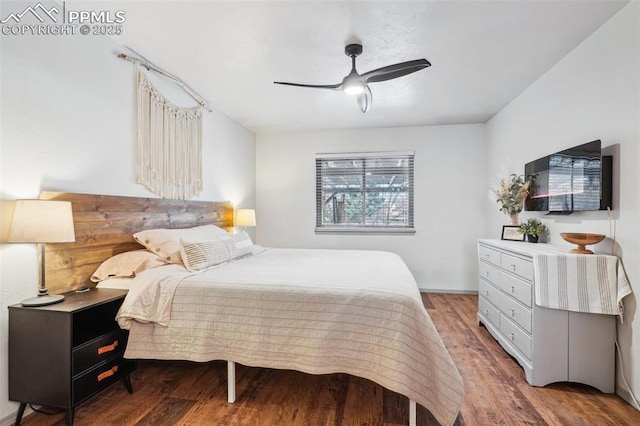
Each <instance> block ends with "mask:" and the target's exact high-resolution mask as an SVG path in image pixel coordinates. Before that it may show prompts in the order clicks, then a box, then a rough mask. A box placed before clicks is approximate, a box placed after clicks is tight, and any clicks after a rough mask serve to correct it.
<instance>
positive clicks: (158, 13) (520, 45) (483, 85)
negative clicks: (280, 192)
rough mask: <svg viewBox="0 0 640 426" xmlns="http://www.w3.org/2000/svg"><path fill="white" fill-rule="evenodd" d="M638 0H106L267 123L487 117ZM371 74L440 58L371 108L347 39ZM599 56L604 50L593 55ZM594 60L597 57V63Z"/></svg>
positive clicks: (203, 84) (158, 45)
mask: <svg viewBox="0 0 640 426" xmlns="http://www.w3.org/2000/svg"><path fill="white" fill-rule="evenodd" d="M626 3H627V1H626V0H625V1H616V0H603V1H596V0H590V1H586V0H582V1H580V0H569V1H558V0H553V1H551V0H545V1H522V0H502V1H478V0H475V1H474V0H469V1H444V0H443V1H411V2H404V1H380V2H371V1H338V2H324V1H297V2H294V1H289V2H273V1H259V2H245V1H233V2H231V1H195V2H186V1H162V2H158V1H156V2H108V3H107V2H105V3H102V4H103V5H105V6H106V5H108V6H107V7H106V8H107V9H111V10H117V9H120V10H124V11H125V12H126V22H125V24H124V33H123V35H122V36H119V37H115V39H116V41H117V42H119V43H121V44H124V45H127V46H130V47H131V48H133V49H134V50H136V51H138V52H140V53H141V54H142V55H144V56H145V57H147V58H148V59H150V60H151V61H153V62H154V63H156V64H157V65H159V66H160V67H163V68H164V69H166V70H168V71H170V72H172V73H174V74H176V75H178V76H179V77H181V78H182V79H183V80H185V81H186V82H187V83H188V84H189V85H190V86H191V87H193V88H194V89H196V90H197V91H198V92H199V93H200V94H201V95H202V96H204V97H205V98H206V99H208V100H209V102H210V103H211V105H212V106H213V108H215V109H216V110H218V111H220V112H222V113H224V114H226V115H227V116H228V117H230V118H231V119H233V120H235V121H237V122H238V123H240V124H241V125H243V126H244V127H246V128H248V129H250V130H252V131H254V132H256V133H263V132H265V133H267V132H277V131H295V130H303V129H329V128H353V127H394V126H420V125H434V124H459V123H484V122H486V121H487V120H488V119H489V118H491V117H492V116H493V115H494V114H495V113H496V112H498V111H499V110H500V109H502V108H503V107H504V106H505V105H507V104H508V103H509V102H510V101H511V100H513V99H514V98H515V97H516V96H517V95H518V94H520V93H521V92H522V91H523V90H524V89H526V88H527V87H528V86H529V85H531V84H532V83H533V82H534V81H535V80H537V79H538V78H539V77H540V76H541V75H543V74H544V73H545V72H546V71H548V70H549V69H550V68H551V67H552V66H553V65H555V64H556V63H558V62H559V61H560V60H561V59H562V58H563V57H564V56H566V55H567V54H568V53H569V52H570V51H571V50H573V49H574V48H575V47H576V46H577V45H579V44H580V42H581V41H583V40H584V39H585V38H587V37H588V36H589V35H590V34H591V33H593V32H594V31H595V30H596V29H597V28H598V27H599V26H601V25H602V24H603V23H604V22H605V21H607V20H608V19H609V18H610V17H611V16H613V15H614V14H615V13H616V12H617V11H618V10H620V9H621V8H622V7H623V6H624V5H625V4H626ZM92 8H93V9H95V8H96V4H95V3H94V4H93V5H92ZM352 42H361V43H362V44H363V47H364V52H363V54H362V55H361V56H360V57H359V58H358V60H357V67H358V71H359V72H360V73H363V72H366V71H369V70H371V69H374V68H379V67H382V66H385V65H390V64H393V63H396V62H402V61H406V60H411V59H419V58H426V59H428V60H429V61H430V62H431V63H432V66H431V67H430V68H427V69H425V70H422V71H419V72H416V73H414V74H411V75H409V76H405V77H402V78H400V79H396V80H391V81H387V82H381V83H374V84H371V90H372V92H373V99H374V100H373V107H372V109H371V111H370V112H368V113H366V114H363V113H362V112H360V110H359V108H358V106H357V104H356V100H355V98H354V97H352V96H349V95H347V94H345V93H343V92H341V91H330V90H320V89H307V88H296V87H287V86H280V85H275V84H273V81H276V80H277V81H290V82H297V83H306V84H333V83H339V82H340V81H341V80H342V78H343V77H344V76H345V75H346V74H348V72H349V70H350V60H349V58H348V57H347V56H345V55H344V46H345V45H346V44H348V43H352ZM593 60H594V61H597V60H598V58H593ZM585 66H589V64H585Z"/></svg>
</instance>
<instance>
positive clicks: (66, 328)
mask: <svg viewBox="0 0 640 426" xmlns="http://www.w3.org/2000/svg"><path fill="white" fill-rule="evenodd" d="M126 294H127V292H126V291H124V290H113V289H92V290H89V291H86V292H84V293H71V294H68V295H65V299H64V301H62V302H61V303H58V304H55V305H49V306H41V307H24V306H22V305H12V306H9V399H10V400H11V401H17V402H20V408H19V410H18V415H17V416H16V425H19V424H20V421H21V420H22V415H23V414H24V410H25V408H26V405H27V403H32V404H38V405H46V406H50V407H58V408H62V409H65V410H67V424H68V425H72V424H73V416H74V412H75V408H76V407H77V406H78V405H79V404H81V403H82V402H84V401H86V400H87V399H89V398H91V397H92V396H94V395H95V394H97V393H98V392H100V391H101V390H103V389H105V388H106V387H107V386H109V385H111V384H112V383H114V382H116V381H118V380H119V379H122V380H123V381H124V384H125V386H126V387H127V390H128V391H129V393H132V392H133V388H132V386H131V380H130V378H129V373H131V372H132V371H133V370H134V369H135V368H136V364H135V361H132V360H126V359H124V358H123V354H124V349H125V347H126V343H127V337H128V332H127V331H126V330H122V329H120V327H118V324H117V322H116V321H115V317H116V313H117V312H118V309H119V308H120V305H121V304H122V301H123V300H124V297H125V296H126Z"/></svg>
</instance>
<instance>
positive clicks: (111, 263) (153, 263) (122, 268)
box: [91, 250, 167, 283]
mask: <svg viewBox="0 0 640 426" xmlns="http://www.w3.org/2000/svg"><path fill="white" fill-rule="evenodd" d="M166 264H167V262H165V261H164V260H163V259H162V258H161V257H158V256H156V255H155V254H153V253H150V252H148V251H147V250H134V251H127V252H124V253H120V254H116V255H115V256H112V257H110V258H109V259H107V260H105V261H104V262H102V264H101V265H100V266H99V267H98V269H96V271H95V272H94V273H93V275H92V276H91V281H93V282H94V283H97V282H100V281H103V280H106V279H107V278H133V277H135V276H136V274H138V273H140V272H142V271H146V270H147V269H151V268H157V267H158V266H162V265H166Z"/></svg>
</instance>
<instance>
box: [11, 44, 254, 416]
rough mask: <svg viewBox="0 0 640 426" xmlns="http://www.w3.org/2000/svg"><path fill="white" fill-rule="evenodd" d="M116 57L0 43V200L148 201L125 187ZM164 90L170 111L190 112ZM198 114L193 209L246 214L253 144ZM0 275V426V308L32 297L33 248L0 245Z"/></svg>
mask: <svg viewBox="0 0 640 426" xmlns="http://www.w3.org/2000/svg"><path fill="white" fill-rule="evenodd" d="M118 50H120V49H119V46H117V45H116V44H115V43H113V42H112V41H111V40H110V39H108V38H104V37H98V36H82V35H78V36H76V37H72V36H71V37H70V36H57V37H56V36H51V37H46V36H36V37H29V36H13V37H12V36H2V51H1V58H0V63H1V74H2V75H1V78H2V80H1V82H2V86H1V89H2V93H1V98H2V99H1V106H2V129H1V137H2V139H1V144H0V146H1V150H2V151H1V152H2V157H1V160H0V167H1V168H0V179H1V181H0V182H1V187H0V196H1V197H2V198H4V199H16V198H30V197H38V194H39V192H40V190H41V189H43V190H54V191H56V190H58V191H64V192H83V193H95V194H113V195H129V196H149V197H155V196H154V195H153V194H151V193H150V192H148V191H147V190H145V189H144V188H143V187H142V186H140V185H138V184H136V183H135V161H136V159H135V152H136V151H135V129H134V125H135V121H134V117H135V109H134V100H135V75H134V71H133V64H131V63H130V62H126V61H123V60H120V59H118V58H116V56H115V54H114V53H115V52H116V51H118ZM165 86H167V85H165ZM165 89H166V90H167V92H168V93H169V94H170V96H169V98H170V99H172V100H174V102H176V103H180V101H184V100H185V99H187V102H190V101H189V100H188V99H190V98H185V96H184V95H182V96H181V94H180V92H179V91H178V90H177V89H176V87H175V86H174V87H169V86H167V87H165ZM203 95H205V96H206V94H203ZM185 106H186V105H185ZM203 114H204V119H203V135H204V137H203V169H204V170H203V178H204V190H203V192H202V194H201V195H200V196H199V197H198V199H201V200H211V201H224V200H230V201H233V202H234V203H236V204H237V205H238V206H241V207H254V203H255V136H254V134H253V133H251V132H249V131H247V130H246V129H244V128H242V127H240V126H239V125H238V124H236V123H235V122H233V121H231V120H230V119H228V118H227V117H226V116H224V115H222V114H220V113H218V112H216V111H214V112H213V113H209V112H204V113H203ZM0 273H1V275H0V289H1V293H0V423H2V421H3V420H6V419H7V417H8V416H13V413H14V412H15V411H16V410H17V405H16V404H15V403H13V402H9V401H8V389H7V374H6V373H7V368H8V367H7V309H6V307H7V306H8V305H10V304H14V303H18V302H19V301H20V300H22V299H24V298H26V297H31V296H33V295H34V294H35V293H36V288H37V268H36V253H35V248H34V247H33V246H30V245H0ZM11 419H13V418H12V417H11Z"/></svg>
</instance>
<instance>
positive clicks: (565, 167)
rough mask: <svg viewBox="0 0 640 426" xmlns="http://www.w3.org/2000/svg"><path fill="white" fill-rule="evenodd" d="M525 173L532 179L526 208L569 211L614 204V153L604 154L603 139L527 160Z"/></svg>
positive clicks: (530, 209)
mask: <svg viewBox="0 0 640 426" xmlns="http://www.w3.org/2000/svg"><path fill="white" fill-rule="evenodd" d="M603 172H604V173H603ZM525 176H527V177H528V178H530V179H531V187H530V193H529V197H528V198H527V201H526V203H525V209H526V210H529V211H549V212H563V213H570V212H576V211H589V210H603V209H606V208H607V207H610V206H611V157H602V155H601V142H600V140H595V141H593V142H589V143H586V144H583V145H579V146H575V147H573V148H569V149H565V150H564V151H560V152H557V153H555V154H551V155H548V156H546V157H543V158H540V159H538V160H535V161H532V162H530V163H527V164H526V165H525ZM603 195H604V196H603Z"/></svg>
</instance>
